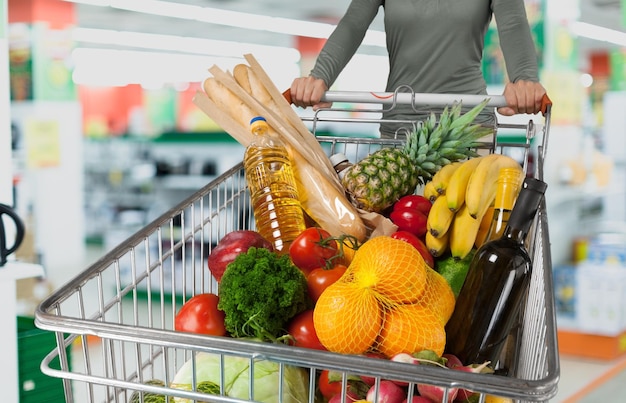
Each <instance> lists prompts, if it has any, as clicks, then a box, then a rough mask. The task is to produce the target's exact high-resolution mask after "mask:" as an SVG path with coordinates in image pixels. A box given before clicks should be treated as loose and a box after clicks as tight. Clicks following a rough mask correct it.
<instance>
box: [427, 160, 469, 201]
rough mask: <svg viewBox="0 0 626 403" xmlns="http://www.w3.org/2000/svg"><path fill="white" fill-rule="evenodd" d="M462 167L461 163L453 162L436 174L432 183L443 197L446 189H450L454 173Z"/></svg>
mask: <svg viewBox="0 0 626 403" xmlns="http://www.w3.org/2000/svg"><path fill="white" fill-rule="evenodd" d="M461 165H462V163H461V162H460V161H456V162H451V163H449V164H446V165H444V166H443V167H441V169H440V170H438V171H437V173H435V175H434V176H433V178H432V180H431V182H432V184H433V186H435V189H436V190H437V193H438V194H440V195H443V194H445V193H446V188H447V187H448V181H449V180H450V177H451V176H452V174H453V173H454V171H456V169H457V168H458V167H460V166H461Z"/></svg>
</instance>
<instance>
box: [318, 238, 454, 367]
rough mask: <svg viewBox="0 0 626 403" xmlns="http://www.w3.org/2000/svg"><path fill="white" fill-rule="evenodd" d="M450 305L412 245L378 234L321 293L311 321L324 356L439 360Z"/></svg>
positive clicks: (441, 282) (447, 292) (446, 291)
mask: <svg viewBox="0 0 626 403" xmlns="http://www.w3.org/2000/svg"><path fill="white" fill-rule="evenodd" d="M454 303H455V298H454V294H453V292H452V289H451V288H450V286H449V285H448V283H447V282H446V280H445V279H444V278H443V277H442V276H441V275H440V274H439V273H437V272H436V271H434V270H432V269H431V268H429V267H428V266H427V265H426V263H425V262H424V259H423V258H422V256H421V255H420V254H419V252H418V251H417V250H416V249H415V248H414V247H413V246H411V245H410V244H408V243H407V242H405V241H402V240H398V239H394V238H391V237H389V236H384V235H383V236H378V237H375V238H371V239H369V240H368V241H366V242H365V243H364V244H363V245H362V246H361V247H360V248H359V249H358V250H357V252H356V254H355V255H354V258H353V259H352V262H351V263H350V266H349V267H348V270H347V271H346V274H345V275H344V276H343V277H342V278H341V279H339V280H338V281H337V282H336V283H334V284H332V285H331V286H329V287H328V288H327V289H326V290H325V291H324V292H323V293H322V295H321V296H320V298H319V299H318V301H317V303H316V305H315V310H314V314H313V322H314V325H315V330H316V332H317V336H318V337H319V339H320V341H321V343H322V344H323V345H324V346H325V347H326V348H327V349H328V350H329V351H334V352H337V353H343V354H363V353H365V352H368V351H375V352H379V353H382V354H384V355H386V356H387V357H393V356H394V355H396V354H399V353H409V354H411V353H415V352H419V351H422V350H432V351H434V352H435V353H437V354H439V355H441V354H443V349H444V347H445V342H446V335H445V324H446V322H447V321H448V319H449V318H450V315H452V311H453V309H454Z"/></svg>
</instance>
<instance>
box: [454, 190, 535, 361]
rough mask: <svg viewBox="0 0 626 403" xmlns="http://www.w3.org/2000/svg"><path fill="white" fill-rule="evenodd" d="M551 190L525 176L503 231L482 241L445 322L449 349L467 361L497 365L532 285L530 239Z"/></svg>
mask: <svg viewBox="0 0 626 403" xmlns="http://www.w3.org/2000/svg"><path fill="white" fill-rule="evenodd" d="M546 188H547V184H546V183H545V182H543V181H541V180H538V179H534V178H526V179H525V180H524V183H523V184H522V188H521V190H520V193H519V195H518V197H517V201H516V202H515V205H514V207H513V210H512V211H511V215H510V217H509V222H508V223H507V226H506V228H505V230H504V234H503V235H502V236H501V237H500V238H498V239H495V240H492V241H489V242H486V243H485V244H484V245H482V246H481V247H480V248H479V249H478V251H477V252H476V254H475V255H474V258H473V259H472V261H471V263H470V267H469V269H468V272H467V277H466V279H465V282H464V283H463V287H462V288H461V291H460V292H459V296H458V298H457V301H456V305H455V309H454V313H453V314H452V317H451V318H450V320H449V321H448V323H447V325H446V337H447V342H446V352H447V353H450V354H454V355H456V356H457V357H459V359H460V360H461V361H462V362H463V363H464V364H465V365H469V364H482V363H484V362H486V361H489V362H490V363H491V365H492V366H494V367H495V365H496V363H497V360H498V357H499V356H500V352H501V350H502V347H503V345H504V343H505V341H506V339H507V336H508V335H509V333H510V331H511V327H512V326H513V324H514V323H515V321H516V319H517V313H518V310H519V308H520V305H521V303H522V301H524V299H525V296H526V293H527V291H528V286H529V284H530V275H531V270H532V261H531V259H530V257H529V255H528V251H527V250H526V247H525V239H526V236H527V235H528V231H529V230H530V227H531V225H532V222H533V220H534V218H535V215H536V213H537V209H538V208H539V204H540V202H541V199H542V197H543V195H544V193H545V191H546Z"/></svg>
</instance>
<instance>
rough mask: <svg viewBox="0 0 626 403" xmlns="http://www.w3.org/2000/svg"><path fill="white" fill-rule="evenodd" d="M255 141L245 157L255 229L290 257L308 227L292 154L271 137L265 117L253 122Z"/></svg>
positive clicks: (258, 117) (252, 128)
mask: <svg viewBox="0 0 626 403" xmlns="http://www.w3.org/2000/svg"><path fill="white" fill-rule="evenodd" d="M250 130H251V132H252V133H253V134H254V140H253V142H252V143H251V144H250V145H249V146H248V147H247V148H246V151H245V153H244V158H243V165H244V170H245V173H246V181H247V182H248V188H249V190H250V199H251V201H252V210H253V212H254V221H255V223H256V230H257V232H259V233H260V234H261V235H262V236H263V237H264V238H265V239H267V240H268V241H270V242H271V243H272V244H273V245H274V249H275V251H276V252H278V253H279V254H287V253H288V252H289V245H291V242H293V240H294V239H295V238H296V237H297V236H298V235H299V234H300V233H301V232H302V231H304V229H305V228H306V224H305V221H304V213H303V212H302V207H301V205H300V200H299V198H298V189H297V187H296V180H295V178H294V173H293V167H292V163H291V160H290V158H289V153H288V151H287V149H286V148H285V146H284V144H283V143H282V141H281V140H280V139H279V138H277V136H275V135H272V134H271V132H270V130H269V126H268V124H267V122H266V120H265V118H263V117H262V116H257V117H255V118H253V119H252V120H251V121H250Z"/></svg>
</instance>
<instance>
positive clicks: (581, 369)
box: [84, 248, 626, 403]
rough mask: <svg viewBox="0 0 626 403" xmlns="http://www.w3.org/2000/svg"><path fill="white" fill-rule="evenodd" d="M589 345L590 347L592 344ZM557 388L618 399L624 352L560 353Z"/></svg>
mask: <svg viewBox="0 0 626 403" xmlns="http://www.w3.org/2000/svg"><path fill="white" fill-rule="evenodd" d="M100 257H102V250H101V249H99V248H88V253H87V264H85V266H84V267H85V268H86V267H88V264H91V263H92V262H94V261H95V260H97V259H98V258H100ZM591 347H592V346H591ZM560 363H561V378H560V381H559V391H558V394H557V396H556V397H555V398H554V399H553V400H552V402H556V403H579V402H580V403H598V402H613V401H620V399H621V398H619V397H618V396H621V395H622V394H623V392H624V390H626V355H622V356H621V357H619V358H617V359H614V360H591V359H585V358H578V357H573V356H561V361H560Z"/></svg>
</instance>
